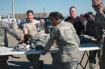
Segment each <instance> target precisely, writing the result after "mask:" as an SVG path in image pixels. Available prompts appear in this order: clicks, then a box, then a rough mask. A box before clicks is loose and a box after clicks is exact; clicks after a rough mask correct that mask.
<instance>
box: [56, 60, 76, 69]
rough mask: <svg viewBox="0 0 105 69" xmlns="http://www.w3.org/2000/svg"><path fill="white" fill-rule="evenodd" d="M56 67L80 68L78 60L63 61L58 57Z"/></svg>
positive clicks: (63, 68)
mask: <svg viewBox="0 0 105 69" xmlns="http://www.w3.org/2000/svg"><path fill="white" fill-rule="evenodd" d="M55 69H78V61H70V62H61V61H60V60H59V59H58V60H57V62H56V67H55Z"/></svg>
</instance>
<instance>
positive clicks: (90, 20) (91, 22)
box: [85, 12, 102, 69]
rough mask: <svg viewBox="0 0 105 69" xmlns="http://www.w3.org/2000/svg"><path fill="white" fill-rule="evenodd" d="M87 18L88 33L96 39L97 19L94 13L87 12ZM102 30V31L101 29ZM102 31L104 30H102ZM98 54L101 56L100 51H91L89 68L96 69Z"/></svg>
mask: <svg viewBox="0 0 105 69" xmlns="http://www.w3.org/2000/svg"><path fill="white" fill-rule="evenodd" d="M85 18H86V20H87V24H86V33H85V34H87V35H89V36H93V37H95V38H96V31H95V17H94V15H93V13H92V12H87V13H86V14H85ZM99 30H100V29H99ZM100 31H102V29H101V30H100ZM97 53H98V57H100V56H99V50H95V51H89V66H90V69H94V68H95V66H96V58H95V57H96V54H97Z"/></svg>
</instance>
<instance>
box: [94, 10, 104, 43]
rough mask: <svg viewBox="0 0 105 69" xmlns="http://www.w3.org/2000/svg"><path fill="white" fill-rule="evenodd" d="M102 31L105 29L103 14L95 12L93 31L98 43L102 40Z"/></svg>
mask: <svg viewBox="0 0 105 69" xmlns="http://www.w3.org/2000/svg"><path fill="white" fill-rule="evenodd" d="M103 29H105V14H104V13H101V12H97V13H96V16H95V30H96V37H97V39H98V41H99V42H100V40H101V39H102V35H103V31H102V30H103Z"/></svg>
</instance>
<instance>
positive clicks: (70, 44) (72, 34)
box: [41, 12, 80, 69]
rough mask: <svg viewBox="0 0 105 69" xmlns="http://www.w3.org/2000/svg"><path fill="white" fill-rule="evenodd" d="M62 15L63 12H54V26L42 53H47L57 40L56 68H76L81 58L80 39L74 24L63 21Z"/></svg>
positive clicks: (52, 19)
mask: <svg viewBox="0 0 105 69" xmlns="http://www.w3.org/2000/svg"><path fill="white" fill-rule="evenodd" d="M62 17H63V16H62V14H60V13H59V12H55V13H53V15H52V16H51V17H50V19H51V21H52V24H53V25H54V28H53V30H52V32H51V33H50V39H49V40H48V42H47V43H46V45H45V48H44V51H43V52H42V53H41V54H45V53H47V52H48V50H49V49H50V47H51V46H52V45H53V43H54V40H57V42H58V48H59V52H58V55H57V61H56V62H57V63H56V69H75V68H76V67H77V61H78V59H79V55H78V54H79V44H80V41H79V38H78V36H77V34H76V31H75V29H74V27H73V25H72V24H70V23H68V22H64V21H62V20H61V19H62ZM65 33H66V34H65Z"/></svg>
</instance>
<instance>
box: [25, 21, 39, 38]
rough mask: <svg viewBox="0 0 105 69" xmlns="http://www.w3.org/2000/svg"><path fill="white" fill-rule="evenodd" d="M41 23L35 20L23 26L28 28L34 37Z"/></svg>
mask: <svg viewBox="0 0 105 69" xmlns="http://www.w3.org/2000/svg"><path fill="white" fill-rule="evenodd" d="M39 23H40V21H39V20H34V21H33V22H31V23H26V24H24V26H23V30H27V31H28V34H30V35H31V36H32V37H33V36H34V35H35V34H36V33H37V31H38V24H39Z"/></svg>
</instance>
